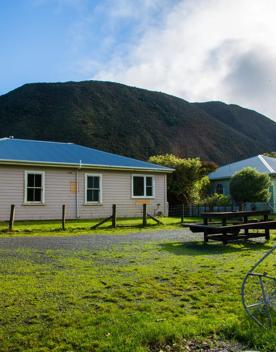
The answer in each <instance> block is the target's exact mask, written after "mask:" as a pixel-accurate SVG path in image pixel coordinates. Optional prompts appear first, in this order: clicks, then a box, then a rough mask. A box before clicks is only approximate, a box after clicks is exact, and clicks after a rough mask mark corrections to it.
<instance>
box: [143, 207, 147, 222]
mask: <svg viewBox="0 0 276 352" xmlns="http://www.w3.org/2000/svg"><path fill="white" fill-rule="evenodd" d="M143 226H147V204H143Z"/></svg>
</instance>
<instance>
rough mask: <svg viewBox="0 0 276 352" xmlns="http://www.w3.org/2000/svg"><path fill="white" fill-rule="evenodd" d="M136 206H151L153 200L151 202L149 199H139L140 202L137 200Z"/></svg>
mask: <svg viewBox="0 0 276 352" xmlns="http://www.w3.org/2000/svg"><path fill="white" fill-rule="evenodd" d="M135 204H136V205H143V204H147V205H150V204H151V200H149V199H139V200H136V202H135Z"/></svg>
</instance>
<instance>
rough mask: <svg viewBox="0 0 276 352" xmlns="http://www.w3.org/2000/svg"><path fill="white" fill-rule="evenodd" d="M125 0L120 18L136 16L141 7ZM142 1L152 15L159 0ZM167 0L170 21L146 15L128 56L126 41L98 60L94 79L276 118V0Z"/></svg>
mask: <svg viewBox="0 0 276 352" xmlns="http://www.w3.org/2000/svg"><path fill="white" fill-rule="evenodd" d="M119 3H120V4H121V5H122V6H118V7H117V10H116V11H115V12H114V13H113V17H112V19H113V20H114V21H116V18H118V20H120V18H122V16H123V17H128V16H133V11H134V9H133V7H130V6H127V4H130V3H132V4H133V2H132V1H131V0H130V1H127V0H119V1H118V4H119ZM141 3H143V7H142V5H141V9H143V11H144V14H146V13H147V11H149V9H152V7H154V8H155V9H156V6H158V2H157V1H155V0H152V1H151V0H144V1H143V0H141ZM124 4H125V6H124ZM159 4H160V3H159ZM164 4H165V5H164V9H166V11H163V12H162V16H161V17H162V19H163V20H162V21H160V22H159V23H158V24H157V23H154V22H153V21H146V22H142V23H143V25H144V28H143V31H142V32H141V35H140V37H139V38H138V39H137V38H136V40H135V41H134V42H132V43H129V44H128V47H127V55H126V51H125V48H124V50H123V51H121V50H120V46H118V47H117V48H115V49H114V51H113V56H112V57H111V59H110V60H109V61H108V62H107V63H104V64H101V63H99V62H98V63H97V65H96V67H97V73H96V74H94V75H93V78H95V79H101V80H112V81H117V82H122V83H126V84H130V85H135V86H140V87H144V88H148V89H153V90H159V91H164V92H167V93H171V94H174V95H177V96H181V97H183V98H184V99H187V100H190V101H206V100H222V101H225V102H230V103H236V104H240V105H242V106H246V107H249V108H252V109H256V110H257V111H260V112H262V113H264V114H267V115H268V116H269V117H271V118H274V119H276V103H274V100H275V99H274V97H275V96H276V81H275V80H276V46H275V45H274V44H275V42H276V25H275V13H276V1H275V0H266V1H263V0H182V1H178V2H174V6H171V8H170V7H169V6H168V4H169V2H168V1H166V2H164ZM161 10H162V9H161ZM137 12H139V9H138V10H137ZM140 14H141V12H140ZM144 16H146V15H144ZM87 62H89V60H88V61H87ZM91 62H93V60H92V61H91ZM88 67H89V65H88ZM94 67H95V66H94Z"/></svg>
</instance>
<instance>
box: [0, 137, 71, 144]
mask: <svg viewBox="0 0 276 352" xmlns="http://www.w3.org/2000/svg"><path fill="white" fill-rule="evenodd" d="M1 140H11V141H22V142H37V143H54V144H75V143H72V142H55V141H43V140H40V139H25V138H11V137H3V138H0V141H1Z"/></svg>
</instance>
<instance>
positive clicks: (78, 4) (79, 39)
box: [0, 0, 174, 94]
mask: <svg viewBox="0 0 276 352" xmlns="http://www.w3.org/2000/svg"><path fill="white" fill-rule="evenodd" d="M161 2H162V1H161ZM116 3H118V6H117V4H116ZM128 3H129V4H131V5H130V8H129V11H133V10H134V9H135V3H137V6H138V9H137V15H138V13H139V11H141V13H142V11H144V10H146V9H145V7H144V6H145V5H144V3H143V1H141V8H140V9H139V0H138V1H133V0H130V1H129V2H128ZM165 3H167V1H166V2H164V4H165ZM171 3H174V1H171ZM0 6H1V7H0V43H1V49H2V50H1V55H0V78H1V80H0V82H1V84H0V94H4V93H6V92H8V91H9V90H11V89H14V88H16V87H17V86H20V85H22V84H24V83H27V82H40V81H43V82H44V81H46V82H49V81H55V82H56V81H68V80H85V79H91V77H93V75H94V74H95V73H96V71H97V67H98V65H99V64H100V65H103V64H104V63H108V62H109V60H110V59H111V56H112V55H113V54H114V52H116V50H118V51H119V52H120V55H122V53H123V52H124V51H125V50H127V47H128V44H129V43H130V42H133V41H135V40H136V38H137V36H138V35H141V33H142V31H143V28H142V26H140V24H141V22H143V19H141V18H139V16H137V17H136V16H135V14H134V13H133V15H130V14H129V13H127V12H128V9H127V6H129V5H127V2H124V1H121V2H120V1H118V2H116V1H112V0H110V1H109V0H106V1H105V0H90V1H89V0H87V1H86V0H12V1H4V0H2V1H0ZM120 7H121V8H120ZM124 9H125V10H126V12H125V13H124ZM147 11H148V12H147V15H149V14H150V15H152V16H151V19H152V22H154V21H157V20H158V19H159V18H160V12H161V11H160V9H158V8H156V7H154V6H150V5H148V6H147Z"/></svg>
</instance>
